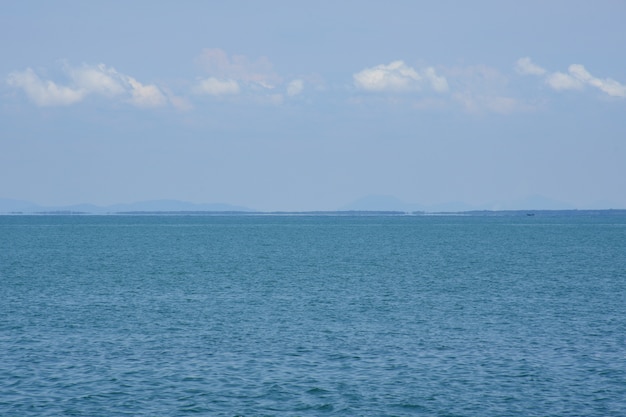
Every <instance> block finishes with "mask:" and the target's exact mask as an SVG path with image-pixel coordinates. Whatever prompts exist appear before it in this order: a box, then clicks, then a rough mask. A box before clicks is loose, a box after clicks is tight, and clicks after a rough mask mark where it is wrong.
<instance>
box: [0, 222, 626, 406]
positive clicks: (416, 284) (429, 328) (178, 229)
mask: <svg viewBox="0 0 626 417" xmlns="http://www.w3.org/2000/svg"><path fill="white" fill-rule="evenodd" d="M0 415H2V416H58V415H74V416H117V415H133V416H134V415H145V416H184V415H208V416H236V415H243V416H320V415H345V416H414V415H424V416H626V217H623V216H621V217H620V216H550V217H548V216H535V217H513V216H508V217H507V216H504V217H436V216H433V217H429V216H397V217H382V216H380V217H357V216H355V217H330V216H317V217H316V216H310V217H306V216H291V217H288V216H282V217H281V216H0Z"/></svg>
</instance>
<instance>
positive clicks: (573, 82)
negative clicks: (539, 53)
mask: <svg viewBox="0 0 626 417" xmlns="http://www.w3.org/2000/svg"><path fill="white" fill-rule="evenodd" d="M515 68H516V70H517V72H518V73H520V74H523V75H529V74H530V75H545V83H546V84H547V85H548V86H549V87H550V88H552V89H553V90H557V91H563V90H582V89H583V88H584V87H585V86H586V85H589V86H592V87H595V88H597V89H599V90H600V91H602V92H604V93H606V94H608V95H609V96H611V97H622V98H625V97H626V85H624V84H621V83H619V82H618V81H615V80H613V79H611V78H604V79H602V78H596V77H594V76H593V75H591V73H589V71H587V69H586V68H585V67H584V66H583V65H580V64H572V65H570V66H569V67H568V69H567V73H564V72H553V73H549V74H548V73H547V71H546V70H544V69H543V68H541V67H539V66H537V65H535V64H533V62H532V61H531V60H530V58H528V57H525V58H520V59H518V60H517V63H516V66H515Z"/></svg>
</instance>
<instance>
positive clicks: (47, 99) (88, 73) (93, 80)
mask: <svg viewBox="0 0 626 417" xmlns="http://www.w3.org/2000/svg"><path fill="white" fill-rule="evenodd" d="M64 71H65V72H66V74H67V75H68V77H69V79H70V83H69V85H65V86H63V85H59V84H57V83H55V82H54V81H50V80H42V79H41V78H39V76H37V74H35V72H34V71H33V70H32V69H30V68H28V69H26V70H25V71H21V72H13V73H11V74H10V75H9V77H8V78H7V82H8V83H9V85H11V86H13V87H16V88H21V89H22V90H24V92H25V93H26V95H27V96H28V98H30V99H31V100H32V101H34V102H35V104H37V105H38V106H60V105H69V104H74V103H78V102H80V101H82V100H84V99H85V97H87V96H88V95H91V94H96V95H101V96H104V97H107V98H116V97H120V98H122V99H124V97H125V100H126V101H128V102H129V103H131V104H133V105H135V106H138V107H157V106H163V105H165V104H166V103H167V99H166V98H165V95H163V93H162V92H161V90H160V89H159V88H158V87H157V86H156V85H154V84H148V85H144V84H142V83H140V82H139V81H137V80H136V79H135V78H133V77H131V76H128V75H125V74H122V73H119V72H117V71H116V70H115V69H114V68H111V67H107V66H106V65H104V64H99V65H95V66H91V65H86V64H84V65H82V66H81V67H77V68H73V67H71V66H69V65H65V66H64Z"/></svg>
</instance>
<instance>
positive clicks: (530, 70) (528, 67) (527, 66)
mask: <svg viewBox="0 0 626 417" xmlns="http://www.w3.org/2000/svg"><path fill="white" fill-rule="evenodd" d="M515 70H516V71H517V72H518V73H520V74H522V75H543V74H545V73H546V70H545V69H543V68H541V67H540V66H538V65H535V64H534V63H533V62H532V61H531V59H530V58H529V57H524V58H520V59H518V60H517V62H516V63H515Z"/></svg>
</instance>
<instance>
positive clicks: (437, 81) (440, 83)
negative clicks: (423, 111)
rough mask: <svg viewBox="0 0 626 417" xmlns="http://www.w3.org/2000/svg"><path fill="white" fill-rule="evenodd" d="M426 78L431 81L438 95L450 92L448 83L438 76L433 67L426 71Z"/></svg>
mask: <svg viewBox="0 0 626 417" xmlns="http://www.w3.org/2000/svg"><path fill="white" fill-rule="evenodd" d="M424 77H425V78H426V79H427V80H428V81H430V85H431V87H432V88H433V90H435V91H437V92H438V93H444V92H446V91H448V81H447V80H446V78H445V77H443V76H439V75H437V73H436V72H435V69H434V68H433V67H428V68H426V69H425V70H424Z"/></svg>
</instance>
